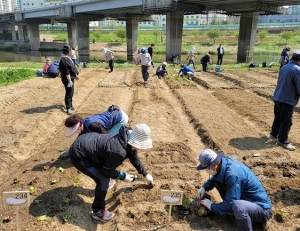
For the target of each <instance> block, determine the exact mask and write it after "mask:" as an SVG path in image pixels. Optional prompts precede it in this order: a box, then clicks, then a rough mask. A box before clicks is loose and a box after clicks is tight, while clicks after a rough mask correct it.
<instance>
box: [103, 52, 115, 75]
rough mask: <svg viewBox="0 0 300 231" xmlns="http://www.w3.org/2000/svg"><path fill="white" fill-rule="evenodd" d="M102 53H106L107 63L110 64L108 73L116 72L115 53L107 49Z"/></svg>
mask: <svg viewBox="0 0 300 231" xmlns="http://www.w3.org/2000/svg"><path fill="white" fill-rule="evenodd" d="M101 51H102V52H103V53H104V55H105V62H108V66H109V69H110V71H109V72H108V73H111V72H113V71H114V65H115V61H114V60H115V55H114V52H112V51H111V50H108V49H107V48H105V47H103V48H102V49H101Z"/></svg>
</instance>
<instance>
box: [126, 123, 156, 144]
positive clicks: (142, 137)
mask: <svg viewBox="0 0 300 231" xmlns="http://www.w3.org/2000/svg"><path fill="white" fill-rule="evenodd" d="M150 135H151V131H150V128H149V127H148V125H146V124H137V125H136V126H135V127H134V128H133V130H132V132H131V133H130V135H129V140H128V144H130V145H132V146H133V147H136V148H138V149H149V148H152V147H153V146H152V140H151V138H150Z"/></svg>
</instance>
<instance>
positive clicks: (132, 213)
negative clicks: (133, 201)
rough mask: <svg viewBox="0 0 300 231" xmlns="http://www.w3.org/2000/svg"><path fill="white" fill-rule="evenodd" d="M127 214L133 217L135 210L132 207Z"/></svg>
mask: <svg viewBox="0 0 300 231" xmlns="http://www.w3.org/2000/svg"><path fill="white" fill-rule="evenodd" d="M127 216H128V217H130V218H132V219H133V218H134V217H135V211H134V210H132V209H131V210H129V211H128V213H127Z"/></svg>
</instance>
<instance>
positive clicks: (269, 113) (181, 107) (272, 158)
mask: <svg viewBox="0 0 300 231" xmlns="http://www.w3.org/2000/svg"><path fill="white" fill-rule="evenodd" d="M153 71H154V70H153V69H152V74H153ZM276 78H277V73H272V72H270V71H268V70H260V71H250V70H249V72H245V71H243V72H242V71H230V72H229V71H224V72H221V73H202V72H197V73H196V76H195V77H194V78H193V80H192V81H188V80H183V81H176V80H172V79H169V78H166V79H164V80H159V79H158V78H156V77H150V81H149V86H148V87H146V88H145V87H144V86H143V85H142V78H141V73H140V70H139V69H138V68H137V69H124V70H116V71H114V72H113V73H110V74H108V73H107V70H105V69H98V70H97V69H81V70H80V80H79V81H77V82H76V83H75V96H74V106H75V107H76V112H77V113H79V114H81V115H83V116H88V115H92V114H94V113H97V112H100V111H103V110H105V109H106V108H107V107H108V106H109V105H111V104H118V105H120V106H121V108H122V109H123V110H124V111H126V112H127V113H128V115H129V125H131V126H134V125H135V124H137V123H141V122H144V123H146V124H148V125H149V126H150V127H151V130H152V138H153V142H154V148H153V149H151V150H148V151H141V152H139V153H140V154H139V155H140V157H141V160H142V162H143V163H144V165H145V166H146V168H147V170H148V171H149V172H150V173H151V174H152V175H153V176H154V179H155V186H154V188H153V189H148V188H147V186H146V182H145V180H144V179H143V177H142V176H141V177H140V178H139V179H138V180H137V182H135V183H126V182H118V183H117V184H116V186H115V187H114V188H113V189H112V190H111V191H109V193H108V195H107V207H108V209H109V210H113V211H114V212H115V213H116V217H115V219H114V220H113V221H112V222H108V223H106V224H101V223H100V224H99V223H95V222H93V221H92V220H91V217H90V212H91V203H92V201H93V193H94V192H93V189H94V182H93V181H91V180H90V179H89V178H88V177H86V176H84V175H82V174H79V173H78V172H77V171H76V169H75V168H74V167H72V165H71V164H70V162H69V161H68V160H61V159H58V156H59V151H58V150H60V149H68V147H69V146H70V145H71V144H72V142H73V141H74V137H72V138H65V137H64V132H65V128H64V126H63V122H64V119H65V118H66V117H67V115H66V113H65V109H64V103H63V98H64V88H63V85H62V83H61V81H60V79H59V78H56V79H47V78H35V79H31V80H26V81H24V82H22V83H18V84H14V85H12V86H8V87H1V88H0V110H1V112H2V113H1V114H2V121H3V122H2V126H1V127H0V132H1V133H2V136H1V137H0V160H1V161H0V184H1V188H2V191H14V190H28V189H29V187H30V186H29V184H30V182H31V181H32V179H33V178H34V177H39V181H38V183H37V184H34V187H35V189H36V193H35V194H33V195H32V196H31V202H32V204H31V205H30V207H29V209H27V208H26V209H20V210H19V219H20V222H19V223H20V226H21V230H66V231H69V230H70V231H71V230H72V231H74V230H92V231H98V230H108V231H110V230H120V231H127V230H128V231H129V230H130V231H132V230H139V231H140V230H226V231H227V230H235V221H234V219H233V217H231V216H224V217H206V218H200V217H198V216H196V215H194V214H193V215H189V216H185V217H181V216H179V215H177V214H176V212H173V214H172V218H171V224H170V225H168V211H167V209H168V207H166V206H165V205H164V204H162V203H161V201H160V191H161V186H162V185H163V184H166V183H168V184H169V185H170V186H171V188H172V189H176V190H183V191H184V193H185V194H186V195H187V196H188V197H189V198H194V197H195V196H196V193H197V190H198V188H199V187H200V185H201V184H202V183H203V182H204V181H205V180H206V179H207V178H208V176H207V175H206V174H205V173H203V172H198V171H196V170H195V166H196V165H197V156H198V153H199V152H200V151H201V150H202V149H204V148H205V147H209V148H213V149H215V150H223V151H225V153H226V155H229V156H232V157H234V158H236V159H238V160H240V161H242V162H244V163H245V164H246V165H248V166H249V167H251V169H252V170H253V171H254V172H255V174H256V175H257V176H258V177H259V178H260V179H261V181H262V182H263V184H264V186H265V188H266V190H267V192H268V194H269V196H270V198H271V199H272V202H273V206H274V207H273V211H274V213H277V212H278V211H279V210H281V209H283V208H284V209H285V214H286V217H285V219H284V222H282V223H280V222H277V221H276V220H275V219H274V218H273V219H272V220H270V221H269V222H268V223H267V225H266V227H265V230H268V231H273V230H298V229H300V225H299V213H300V209H299V199H298V198H299V155H298V154H299V150H300V133H299V132H298V131H299V128H300V115H299V112H298V110H296V112H295V115H294V124H293V127H292V130H291V134H290V140H291V143H292V144H294V145H295V146H296V148H297V149H296V151H294V152H288V151H285V150H283V149H282V148H280V147H277V146H276V144H274V143H270V142H268V141H267V135H268V133H269V129H270V125H271V123H272V120H273V102H272V100H271V98H270V97H271V96H272V93H273V90H274V87H275V85H276ZM254 153H260V154H261V155H260V157H252V155H253V154H254ZM44 166H45V167H44ZM48 167H49V169H48V170H46V171H42V170H43V169H47V168H48ZM59 167H63V168H64V169H65V171H64V172H63V173H61V172H59V171H58V168H59ZM121 169H122V171H127V172H130V173H135V169H134V168H133V167H132V165H131V164H130V163H129V162H125V163H124V164H123V165H122V166H121ZM15 178H17V179H18V180H19V182H18V183H17V184H14V183H13V182H14V179H15ZM76 178H79V179H80V184H79V187H75V186H73V182H74V181H75V179H76ZM53 179H56V180H58V182H57V183H56V184H54V185H51V184H50V181H51V180H53ZM210 195H211V196H212V198H213V200H215V201H218V200H220V198H219V196H218V195H217V193H216V191H212V192H211V193H210ZM1 196H2V195H1ZM65 198H70V199H71V202H70V204H68V205H67V204H66V203H64V199H65ZM35 200H41V202H40V203H39V204H34V203H33V202H34V201H35ZM149 206H151V207H152V208H153V212H152V213H151V214H150V215H146V214H145V213H146V211H147V209H148V208H149ZM129 210H134V211H135V213H136V215H135V218H134V219H132V218H129V217H128V216H127V213H128V211H129ZM0 214H1V218H2V220H3V219H4V217H5V216H8V215H12V216H13V220H12V221H11V222H8V223H1V224H0V228H1V230H16V225H17V224H16V214H15V210H13V209H4V208H1V212H0ZM42 215H47V217H48V219H47V220H46V221H42V222H41V221H39V222H38V221H37V219H38V217H39V216H42ZM65 215H70V216H71V221H70V222H69V223H64V222H63V217H64V216H65ZM255 230H264V229H263V228H262V227H261V226H259V225H257V226H256V228H255Z"/></svg>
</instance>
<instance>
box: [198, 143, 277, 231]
mask: <svg viewBox="0 0 300 231" xmlns="http://www.w3.org/2000/svg"><path fill="white" fill-rule="evenodd" d="M199 161H200V165H199V166H198V167H197V170H204V169H205V170H206V171H207V172H208V173H209V175H211V177H210V178H209V179H208V180H207V181H206V182H205V183H204V184H203V185H202V187H201V188H200V189H199V191H198V194H197V198H198V199H199V200H200V204H201V205H203V206H204V207H206V208H207V209H208V210H210V211H212V212H213V213H215V214H216V215H219V216H223V215H226V214H228V213H233V215H234V217H235V219H236V225H237V230H238V231H252V230H253V229H252V222H259V223H265V222H267V221H268V220H269V219H270V218H271V217H272V203H271V200H270V198H269V197H268V194H267V192H266V190H265V189H264V187H263V185H262V183H261V182H260V181H259V179H258V178H257V177H256V175H255V174H254V173H253V172H252V171H251V169H249V168H248V167H247V166H246V165H244V164H243V163H241V162H239V161H237V160H235V159H232V158H230V157H224V153H223V152H219V153H215V152H214V151H213V150H211V149H205V150H203V151H202V152H201V153H200V155H199ZM213 188H216V189H217V190H218V192H219V194H220V196H221V198H222V199H223V201H222V202H219V203H214V202H212V201H211V200H209V199H206V198H205V199H204V194H205V192H206V191H210V190H212V189H213Z"/></svg>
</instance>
